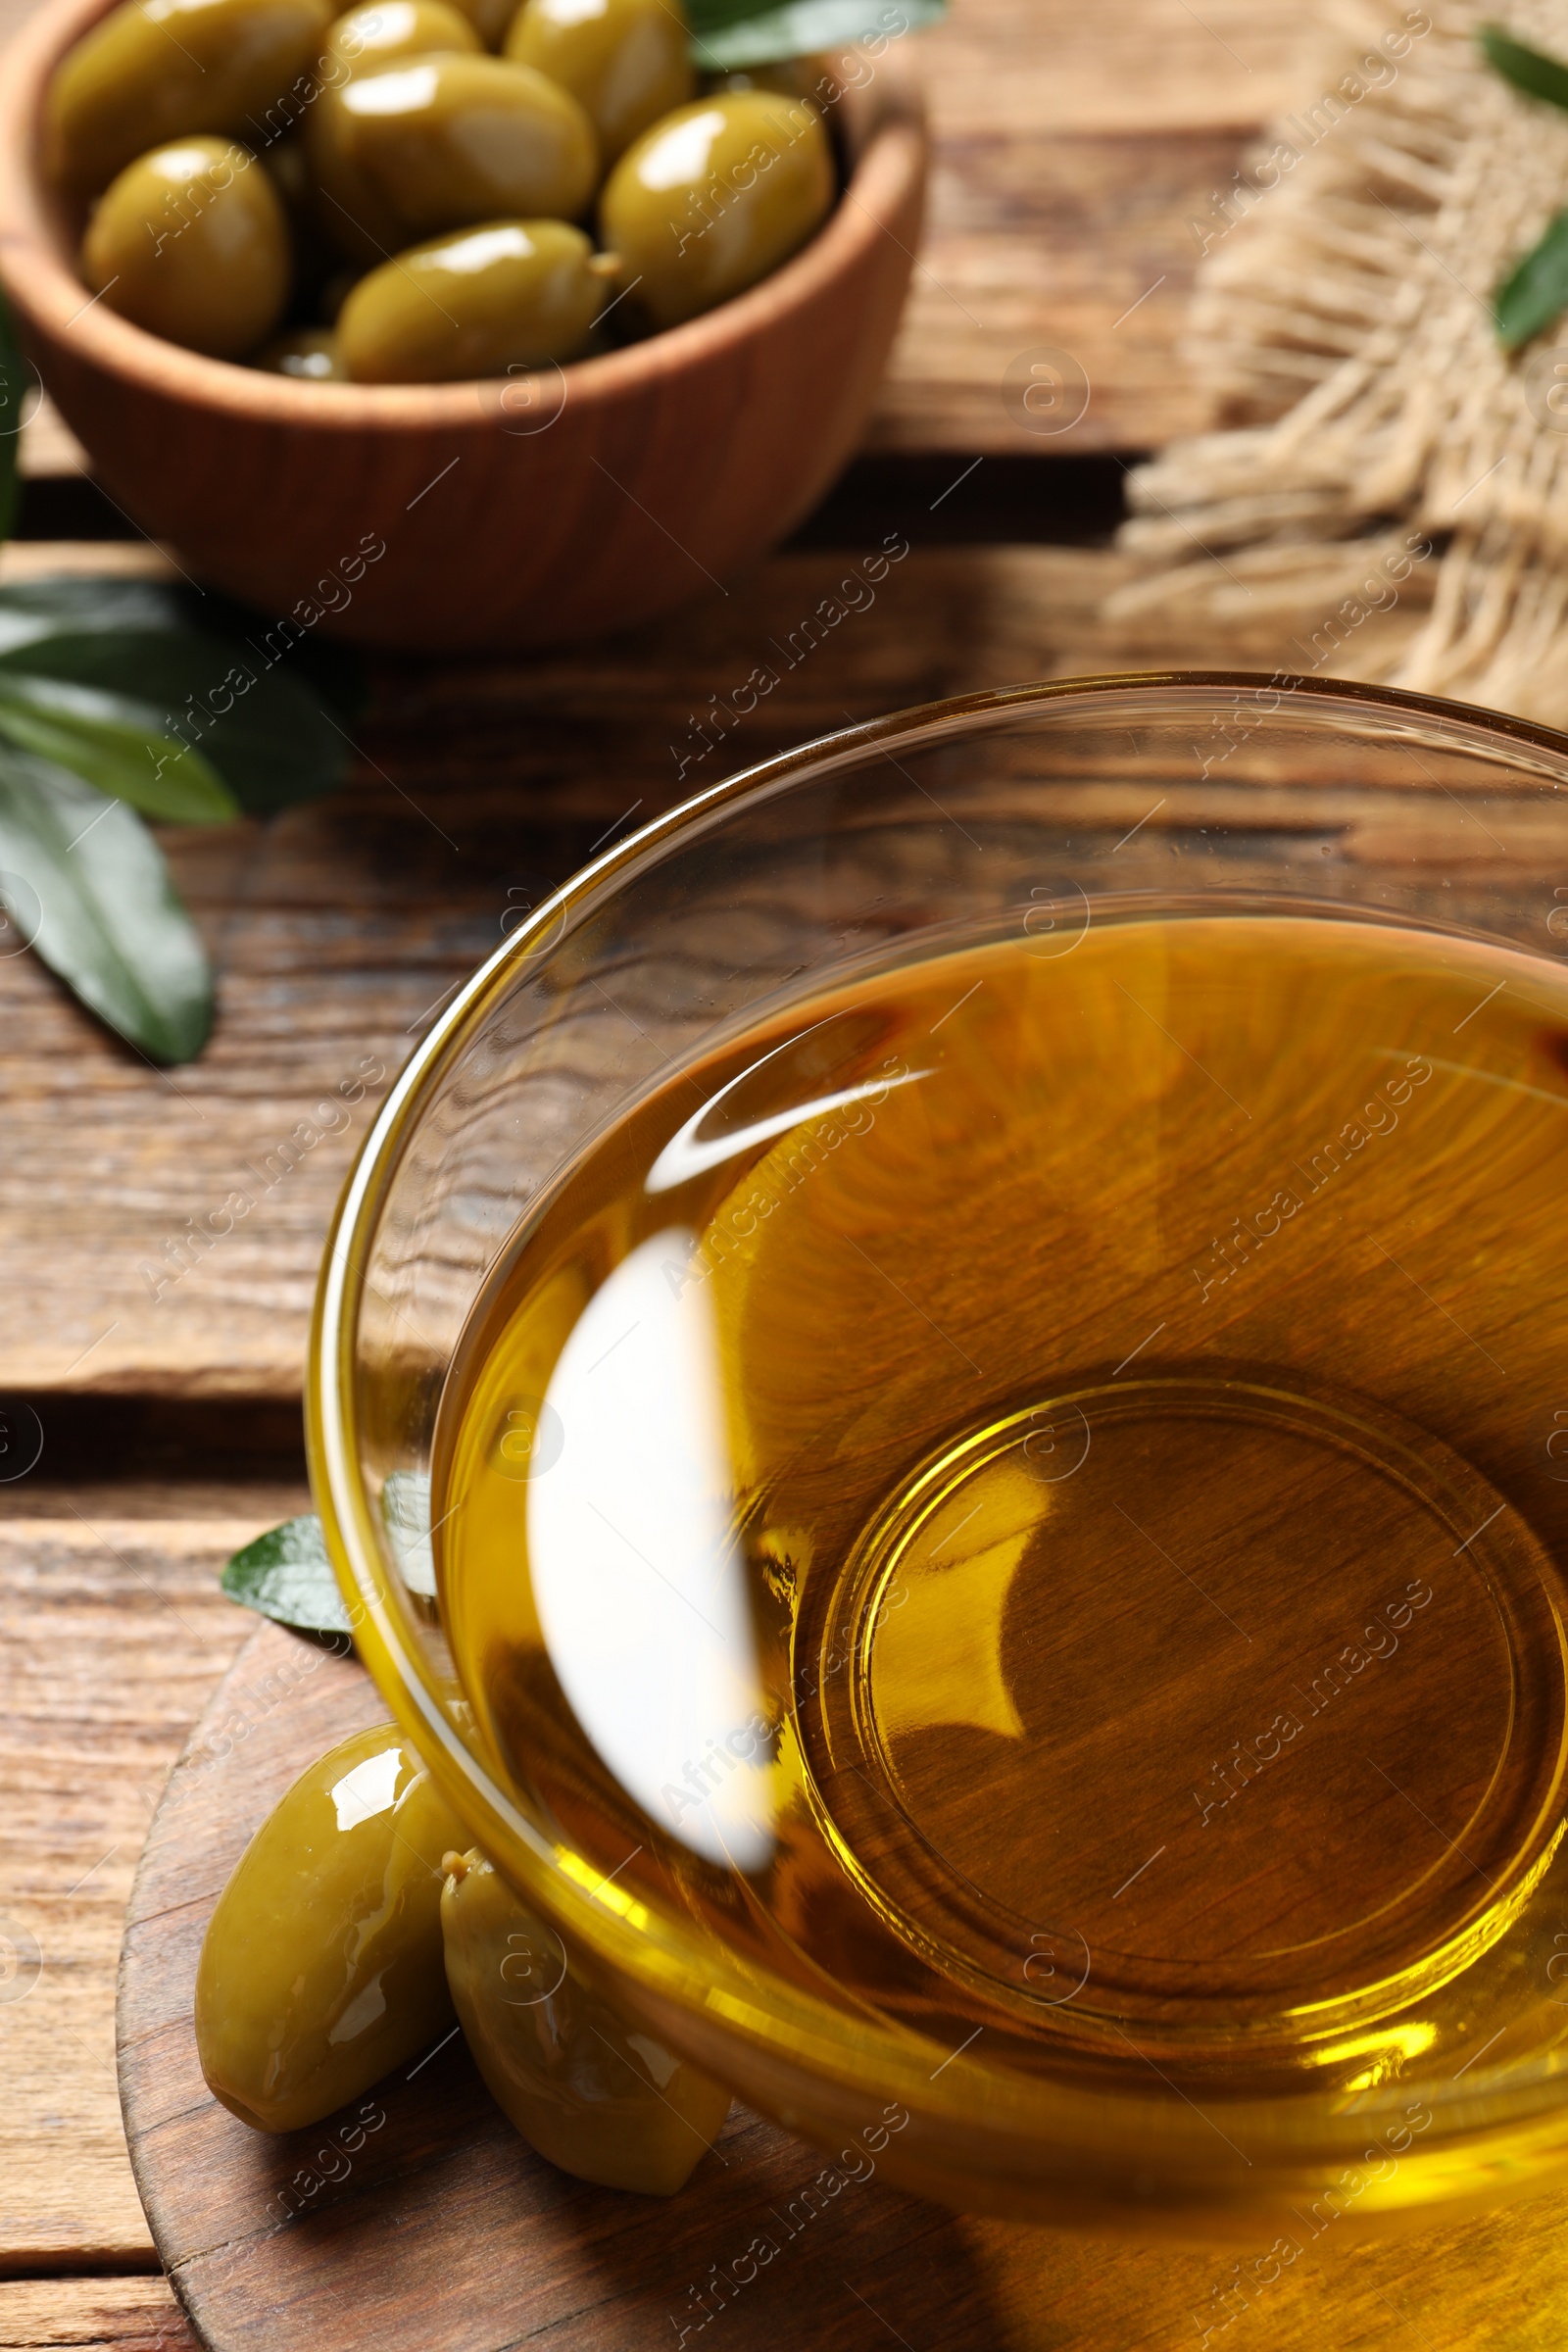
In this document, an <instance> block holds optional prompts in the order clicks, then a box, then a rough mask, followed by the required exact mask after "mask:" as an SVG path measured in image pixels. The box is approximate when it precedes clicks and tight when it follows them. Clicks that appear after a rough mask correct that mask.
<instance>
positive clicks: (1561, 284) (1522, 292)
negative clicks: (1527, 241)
mask: <svg viewBox="0 0 1568 2352" xmlns="http://www.w3.org/2000/svg"><path fill="white" fill-rule="evenodd" d="M1565 310H1568V211H1564V212H1560V213H1559V214H1558V215H1557V216H1556V218H1555V220H1554V221H1552V223H1551V225H1550V227H1549V228H1548V229H1547V230H1546V233H1545V235H1544V237H1543V238H1542V239H1541V242H1540V243H1539V244H1538V245H1533V246H1532V247H1531V249H1530V251H1529V252H1528V253H1527V254H1526V255H1525V258H1524V260H1523V261H1522V262H1521V263H1520V264H1519V265H1518V267H1517V269H1515V270H1513V272H1512V273H1511V275H1510V276H1508V277H1506V278H1504V279H1503V282H1502V284H1501V285H1500V286H1499V287H1498V288H1497V291H1496V292H1495V295H1494V296H1493V298H1492V315H1493V317H1494V319H1495V321H1496V327H1497V339H1498V341H1499V342H1500V343H1501V344H1502V345H1503V348H1504V349H1505V350H1507V351H1517V350H1518V348H1519V346H1520V344H1521V343H1528V342H1529V341H1530V339H1531V337H1532V336H1533V335H1539V334H1540V333H1541V331H1542V329H1543V327H1547V326H1550V324H1551V323H1552V320H1553V319H1559V318H1561V316H1562V314H1563V312H1564V311H1565Z"/></svg>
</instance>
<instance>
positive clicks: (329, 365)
mask: <svg viewBox="0 0 1568 2352" xmlns="http://www.w3.org/2000/svg"><path fill="white" fill-rule="evenodd" d="M253 364H254V366H256V367H258V368H266V369H267V371H268V373H269V374H270V375H292V376H294V377H295V378H296V379H297V381H299V382H300V383H306V384H340V383H342V382H343V380H344V369H343V362H342V359H341V356H340V355H339V352H338V347H337V337H336V335H335V334H334V333H333V332H332V329H331V328H330V327H329V326H293V327H290V329H289V331H288V333H287V334H286V335H274V336H273V337H272V340H271V341H270V343H264V344H263V345H262V348H261V350H260V351H259V352H258V353H257V354H256V358H255V361H254V363H253Z"/></svg>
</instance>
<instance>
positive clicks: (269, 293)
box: [81, 139, 292, 360]
mask: <svg viewBox="0 0 1568 2352" xmlns="http://www.w3.org/2000/svg"><path fill="white" fill-rule="evenodd" d="M291 267H292V265H291V262H290V256H289V243H288V222H287V220H286V219H285V217H284V212H283V205H282V200H281V198H280V197H279V195H278V193H277V190H276V188H275V187H274V186H273V184H272V181H271V180H270V177H269V176H268V174H267V172H265V171H263V169H262V167H261V165H260V164H259V163H258V162H257V161H256V158H255V157H254V156H253V155H252V154H251V153H250V151H249V150H248V149H247V148H244V147H236V146H234V145H232V144H231V142H230V141H229V140H227V139H181V140H179V141H177V142H176V143H175V144H173V145H172V146H169V147H156V148H154V150H153V152H152V154H151V155H144V156H143V157H142V158H141V159H140V161H139V162H137V163H134V164H130V165H128V166H127V167H126V169H125V170H124V171H123V172H121V174H120V176H119V178H118V179H116V180H114V181H113V182H112V183H111V184H110V186H109V187H108V188H106V189H105V191H104V193H103V195H102V196H101V197H100V199H99V201H98V205H97V208H96V209H95V211H94V213H93V216H92V220H91V221H89V223H88V226H87V234H86V236H85V238H84V239H83V241H82V248H81V273H82V275H83V277H84V278H85V279H86V281H87V283H88V285H89V286H90V287H91V288H92V290H93V292H94V293H95V294H101V295H102V296H103V298H104V301H105V303H106V304H107V305H108V306H109V308H110V309H111V310H115V311H118V312H119V313H120V315H121V317H122V318H123V319H133V320H134V321H135V323H136V325H137V326H144V327H146V328H147V329H148V331H149V332H150V333H151V334H155V335H167V336H168V338H169V340H170V342H171V343H183V344H184V345H185V346H186V348H187V349H188V350H191V351H204V352H206V353H207V354H208V355H209V357H210V358H212V359H218V360H232V359H237V358H238V357H239V356H240V354H241V353H242V352H247V351H249V350H250V349H251V348H252V346H253V345H255V344H257V343H259V342H260V341H261V339H262V337H263V336H264V335H266V334H269V333H270V331H271V329H272V328H273V327H274V326H275V325H276V324H277V321H278V319H280V318H281V317H282V315H283V306H284V304H285V303H286V302H287V300H288V289H289V277H290V273H291Z"/></svg>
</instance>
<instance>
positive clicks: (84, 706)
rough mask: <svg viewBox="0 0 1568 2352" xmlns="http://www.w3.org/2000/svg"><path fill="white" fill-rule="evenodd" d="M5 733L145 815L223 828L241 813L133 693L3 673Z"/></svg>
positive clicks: (0, 711)
mask: <svg viewBox="0 0 1568 2352" xmlns="http://www.w3.org/2000/svg"><path fill="white" fill-rule="evenodd" d="M0 733H4V734H6V735H8V736H9V737H10V738H11V740H12V742H13V743H17V744H20V745H21V746H22V749H23V750H24V751H25V752H36V753H37V755H38V757H39V759H41V760H53V761H54V762H55V764H56V765H57V766H59V767H69V768H70V769H71V771H72V773H73V775H77V776H81V777H82V778H84V779H85V781H86V782H87V783H89V784H95V785H96V786H97V787H98V790H99V791H100V792H107V793H110V794H112V795H113V796H114V798H115V799H116V800H121V801H128V802H129V803H130V805H131V807H132V808H133V809H140V810H141V812H142V814H143V815H144V816H156V817H162V818H163V819H164V820H165V821H166V822H167V823H169V824H188V825H221V824H226V823H228V822H229V821H230V819H232V818H233V817H236V816H238V814H239V809H238V808H237V806H236V804H235V801H234V798H233V795H232V794H231V793H230V792H229V790H228V787H227V786H226V785H225V784H224V783H223V781H222V779H221V777H220V776H219V775H217V774H216V773H215V771H214V770H213V769H212V768H211V767H210V766H209V765H208V763H207V761H206V760H204V759H203V758H202V756H201V754H200V752H193V751H190V750H188V749H187V748H186V746H185V745H184V744H182V743H172V742H171V741H170V739H169V737H168V736H167V735H165V734H164V733H163V732H162V730H161V727H160V725H159V714H158V712H157V711H154V710H153V709H152V707H151V705H150V704H147V703H138V702H134V701H132V700H131V698H130V697H129V696H128V695H120V694H105V693H103V692H101V691H100V690H99V689H97V688H94V687H91V686H72V685H69V684H67V683H66V682H65V681H64V680H62V679H57V678H34V677H29V676H27V675H26V674H25V672H23V671H19V670H11V671H6V670H5V669H3V668H0Z"/></svg>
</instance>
